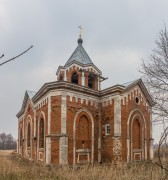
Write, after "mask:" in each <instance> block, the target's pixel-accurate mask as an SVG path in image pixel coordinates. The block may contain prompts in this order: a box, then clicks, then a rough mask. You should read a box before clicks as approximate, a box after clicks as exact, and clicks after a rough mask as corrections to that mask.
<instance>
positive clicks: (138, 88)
mask: <svg viewBox="0 0 168 180" xmlns="http://www.w3.org/2000/svg"><path fill="white" fill-rule="evenodd" d="M125 85H126V84H125ZM131 94H133V96H136V95H138V94H139V95H140V96H141V101H142V100H145V101H146V103H148V105H149V106H150V107H152V106H154V105H155V102H154V101H153V99H152V97H151V95H150V94H149V92H148V90H147V88H146V86H145V85H144V83H143V81H142V79H138V80H135V81H133V82H131V83H128V84H127V85H126V87H125V90H124V92H123V96H124V97H126V98H128V95H131Z"/></svg>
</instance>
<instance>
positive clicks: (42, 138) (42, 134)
mask: <svg viewBox="0 0 168 180" xmlns="http://www.w3.org/2000/svg"><path fill="white" fill-rule="evenodd" d="M39 136H40V137H39V147H40V148H44V120H43V119H42V118H41V120H40V131H39Z"/></svg>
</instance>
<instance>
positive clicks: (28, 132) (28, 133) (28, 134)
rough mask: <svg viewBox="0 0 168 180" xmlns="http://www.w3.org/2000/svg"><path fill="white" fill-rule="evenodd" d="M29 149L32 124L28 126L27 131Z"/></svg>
mask: <svg viewBox="0 0 168 180" xmlns="http://www.w3.org/2000/svg"><path fill="white" fill-rule="evenodd" d="M27 147H30V123H29V124H28V131H27Z"/></svg>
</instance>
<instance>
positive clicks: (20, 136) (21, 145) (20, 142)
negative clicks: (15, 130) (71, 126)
mask: <svg viewBox="0 0 168 180" xmlns="http://www.w3.org/2000/svg"><path fill="white" fill-rule="evenodd" d="M20 146H22V129H21V130H20Z"/></svg>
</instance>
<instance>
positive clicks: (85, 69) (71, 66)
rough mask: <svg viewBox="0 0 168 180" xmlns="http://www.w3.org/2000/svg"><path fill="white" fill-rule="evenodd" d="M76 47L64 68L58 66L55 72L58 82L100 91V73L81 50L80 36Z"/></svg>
mask: <svg viewBox="0 0 168 180" xmlns="http://www.w3.org/2000/svg"><path fill="white" fill-rule="evenodd" d="M77 42H78V46H77V48H76V49H75V51H74V52H73V53H72V55H71V56H70V58H69V59H68V61H67V62H66V63H65V65H64V66H59V67H58V70H57V72H56V75H57V80H58V81H67V82H70V83H73V84H76V85H79V86H85V87H88V88H90V89H93V90H100V80H101V78H102V77H101V75H102V72H101V71H100V70H99V69H98V68H97V67H96V66H95V65H94V64H93V62H92V60H91V59H90V57H89V56H88V54H87V52H86V51H85V49H84V48H83V39H82V38H81V34H80V36H79V39H78V40H77Z"/></svg>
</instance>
